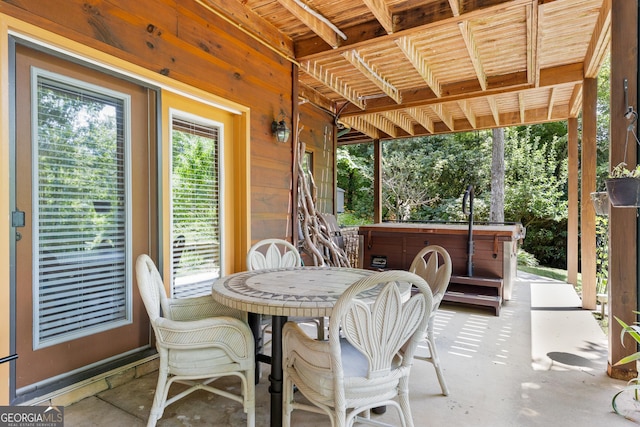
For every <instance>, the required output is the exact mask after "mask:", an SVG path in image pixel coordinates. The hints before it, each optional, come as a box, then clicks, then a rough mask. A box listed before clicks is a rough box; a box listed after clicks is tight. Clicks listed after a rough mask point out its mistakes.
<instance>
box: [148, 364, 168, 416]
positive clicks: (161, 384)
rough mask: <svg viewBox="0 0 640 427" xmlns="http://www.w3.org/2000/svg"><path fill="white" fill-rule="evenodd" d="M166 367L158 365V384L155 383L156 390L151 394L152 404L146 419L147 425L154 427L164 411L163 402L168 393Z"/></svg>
mask: <svg viewBox="0 0 640 427" xmlns="http://www.w3.org/2000/svg"><path fill="white" fill-rule="evenodd" d="M167 377H168V369H167V367H166V366H162V365H161V366H160V369H158V384H157V385H156V392H155V394H154V395H153V405H152V406H151V411H150V412H149V420H148V421H147V427H155V425H156V423H157V422H158V420H159V419H160V418H162V414H163V413H164V403H165V402H166V400H167V393H168V390H167V389H168V383H167Z"/></svg>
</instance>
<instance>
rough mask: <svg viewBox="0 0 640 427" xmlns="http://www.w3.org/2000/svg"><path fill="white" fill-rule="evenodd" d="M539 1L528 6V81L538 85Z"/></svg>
mask: <svg viewBox="0 0 640 427" xmlns="http://www.w3.org/2000/svg"><path fill="white" fill-rule="evenodd" d="M539 9H540V8H539V6H538V3H535V2H534V3H531V5H529V6H528V7H527V81H528V82H529V84H532V85H534V86H537V85H538V84H539V82H540V63H539V61H538V56H539V53H538V46H539V45H540V36H541V32H540V17H539V14H538V11H539Z"/></svg>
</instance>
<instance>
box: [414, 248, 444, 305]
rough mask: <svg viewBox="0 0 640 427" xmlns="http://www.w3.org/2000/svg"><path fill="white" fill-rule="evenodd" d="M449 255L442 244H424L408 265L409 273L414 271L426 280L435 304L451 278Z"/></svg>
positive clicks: (440, 298)
mask: <svg viewBox="0 0 640 427" xmlns="http://www.w3.org/2000/svg"><path fill="white" fill-rule="evenodd" d="M451 268H452V267H451V257H450V256H449V252H447V250H446V249H445V248H443V247H442V246H438V245H429V246H425V247H424V248H422V249H421V250H420V252H418V253H417V254H416V256H415V257H414V258H413V262H412V263H411V267H409V271H410V272H411V273H415V274H417V275H418V276H420V277H422V278H423V279H424V280H426V281H427V283H428V284H429V287H430V288H431V292H433V299H434V301H435V302H436V308H437V305H438V304H439V303H440V301H441V300H442V297H443V296H444V293H445V292H446V291H447V286H449V280H450V279H451Z"/></svg>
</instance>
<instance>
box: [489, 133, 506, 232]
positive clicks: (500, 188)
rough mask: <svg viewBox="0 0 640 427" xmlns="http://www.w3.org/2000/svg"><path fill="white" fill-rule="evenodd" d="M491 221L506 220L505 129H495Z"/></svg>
mask: <svg viewBox="0 0 640 427" xmlns="http://www.w3.org/2000/svg"><path fill="white" fill-rule="evenodd" d="M491 151H492V154H491V206H490V211H489V221H491V222H504V129H503V128H495V129H493V149H492V150H491Z"/></svg>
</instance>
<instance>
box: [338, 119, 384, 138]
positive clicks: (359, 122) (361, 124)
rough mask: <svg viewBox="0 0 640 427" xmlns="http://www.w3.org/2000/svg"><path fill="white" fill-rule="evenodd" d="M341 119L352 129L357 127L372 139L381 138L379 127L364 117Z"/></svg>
mask: <svg viewBox="0 0 640 427" xmlns="http://www.w3.org/2000/svg"><path fill="white" fill-rule="evenodd" d="M340 121H341V122H344V123H345V124H347V125H348V126H350V127H351V129H357V130H359V131H360V132H362V133H363V134H365V135H367V136H368V137H370V138H372V139H378V138H380V131H379V130H378V128H376V127H375V126H373V125H372V124H370V123H369V122H367V121H365V120H364V119H363V118H362V117H345V118H344V119H340Z"/></svg>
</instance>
